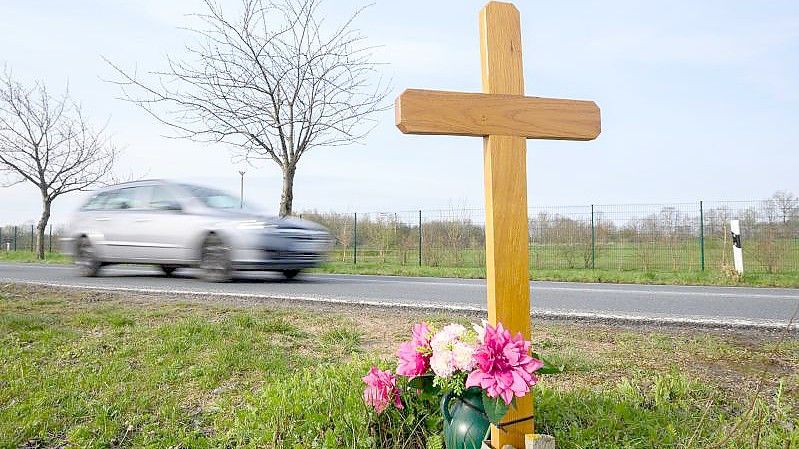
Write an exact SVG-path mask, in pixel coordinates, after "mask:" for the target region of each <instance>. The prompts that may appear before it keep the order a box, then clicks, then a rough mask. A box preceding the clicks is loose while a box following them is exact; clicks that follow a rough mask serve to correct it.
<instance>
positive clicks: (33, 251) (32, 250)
mask: <svg viewBox="0 0 799 449" xmlns="http://www.w3.org/2000/svg"><path fill="white" fill-rule="evenodd" d="M31 252H32V253H35V252H36V250H35V249H34V247H33V225H31Z"/></svg>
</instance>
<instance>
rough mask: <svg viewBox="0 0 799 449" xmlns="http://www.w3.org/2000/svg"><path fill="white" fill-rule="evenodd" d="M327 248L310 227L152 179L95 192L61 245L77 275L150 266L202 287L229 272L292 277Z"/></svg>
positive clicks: (322, 233) (219, 195) (321, 233)
mask: <svg viewBox="0 0 799 449" xmlns="http://www.w3.org/2000/svg"><path fill="white" fill-rule="evenodd" d="M331 244H332V240H331V237H330V234H329V233H328V232H327V230H326V229H325V228H324V227H322V226H320V225H318V224H316V223H313V222H310V221H306V220H300V219H296V218H275V217H267V216H264V215H259V214H256V213H254V212H249V211H247V209H240V202H239V199H238V198H237V197H234V196H231V195H228V194H226V193H224V192H220V191H218V190H214V189H209V188H207V187H201V186H196V185H190V184H180V183H174V182H169V181H161V180H152V181H136V182H130V183H125V184H119V185H115V186H113V187H108V188H105V189H102V190H99V191H97V192H95V193H94V194H93V195H92V196H91V197H90V198H89V200H88V201H86V203H85V204H84V205H83V206H82V207H81V208H80V210H79V211H78V212H77V213H76V215H75V217H74V218H73V219H72V220H71V223H70V225H69V229H68V230H67V233H66V234H65V238H64V239H62V246H63V249H64V251H65V252H66V253H67V254H69V255H71V256H72V257H73V259H74V261H75V265H76V266H77V267H78V269H79V272H80V273H81V274H82V275H84V276H96V275H97V274H98V272H99V271H100V269H101V268H102V267H103V266H105V265H108V264H117V263H125V264H130V263H134V264H152V265H157V266H160V267H161V269H162V270H163V271H164V273H166V274H167V275H171V274H172V273H173V272H174V271H175V270H176V269H178V268H181V267H198V268H199V269H200V270H201V273H202V277H204V278H205V279H207V280H210V281H216V282H222V281H227V280H230V279H231V278H232V276H233V273H234V271H238V270H260V271H277V272H281V273H283V275H284V276H285V277H286V278H293V277H295V276H297V274H299V273H300V271H301V270H303V269H305V268H311V267H315V266H317V265H319V264H320V263H321V262H322V261H323V260H324V259H325V256H326V253H327V251H328V249H329V248H330V246H331Z"/></svg>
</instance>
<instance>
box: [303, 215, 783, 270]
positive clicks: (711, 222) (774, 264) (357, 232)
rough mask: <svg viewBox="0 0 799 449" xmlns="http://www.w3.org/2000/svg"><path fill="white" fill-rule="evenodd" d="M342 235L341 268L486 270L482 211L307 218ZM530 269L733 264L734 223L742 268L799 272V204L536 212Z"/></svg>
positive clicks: (338, 246)
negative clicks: (349, 265) (736, 221)
mask: <svg viewBox="0 0 799 449" xmlns="http://www.w3.org/2000/svg"><path fill="white" fill-rule="evenodd" d="M302 216H303V218H307V219H310V220H314V221H317V222H319V223H321V224H323V225H325V226H327V227H328V228H329V229H330V230H331V232H332V233H333V235H334V237H335V238H336V246H335V248H334V251H333V254H332V256H331V259H332V260H333V261H336V262H340V263H354V264H382V265H404V266H409V265H422V266H433V267H475V268H477V267H483V266H484V265H485V216H484V211H483V210H481V209H465V208H464V209H455V208H453V209H447V210H424V211H418V210H417V211H403V212H367V213H364V212H358V213H345V214H342V213H333V212H331V213H304V214H302ZM528 219H529V229H530V237H529V245H530V267H531V269H533V270H536V269H537V270H547V269H602V270H631V271H650V272H663V271H669V272H686V271H702V270H707V271H720V270H723V269H725V267H729V266H731V265H732V261H731V257H732V251H731V242H730V240H729V221H730V220H731V219H739V220H741V228H742V233H743V239H744V260H745V262H744V263H745V269H746V270H747V271H750V272H765V273H795V272H799V204H796V202H793V203H790V204H779V202H777V201H775V200H773V199H772V200H763V201H738V202H730V201H726V202H712V203H711V202H696V203H673V204H608V205H588V206H557V207H532V208H530V209H529V211H528Z"/></svg>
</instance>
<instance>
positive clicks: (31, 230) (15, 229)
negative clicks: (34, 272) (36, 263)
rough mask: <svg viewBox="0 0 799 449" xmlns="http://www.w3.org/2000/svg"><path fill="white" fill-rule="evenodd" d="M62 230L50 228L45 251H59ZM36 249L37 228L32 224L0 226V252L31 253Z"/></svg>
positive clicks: (46, 231)
mask: <svg viewBox="0 0 799 449" xmlns="http://www.w3.org/2000/svg"><path fill="white" fill-rule="evenodd" d="M60 234H61V228H60V227H54V226H52V225H50V226H48V227H47V229H46V230H45V233H44V250H45V251H58V250H59V248H58V240H59V238H60ZM35 249H36V226H35V225H31V224H23V225H6V226H0V251H29V252H34V251H35Z"/></svg>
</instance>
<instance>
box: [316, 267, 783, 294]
mask: <svg viewBox="0 0 799 449" xmlns="http://www.w3.org/2000/svg"><path fill="white" fill-rule="evenodd" d="M317 271H319V272H323V273H344V274H373V275H389V276H433V277H452V278H465V279H483V278H485V268H481V267H480V268H478V267H427V266H421V267H420V266H417V265H382V264H374V263H372V264H368V263H366V264H361V263H359V264H358V265H353V264H352V263H341V262H328V263H326V264H325V265H324V266H322V267H321V268H319V269H318V270H317ZM530 278H531V279H533V280H537V281H569V282H607V283H624V284H666V285H722V286H756V287H788V288H797V287H799V273H784V274H769V273H746V274H744V276H743V277H742V278H741V279H736V278H732V277H729V276H725V275H723V274H721V273H717V272H711V271H706V272H699V271H697V272H689V273H670V272H645V271H617V270H599V269H597V270H587V269H558V270H538V269H536V270H531V271H530Z"/></svg>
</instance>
